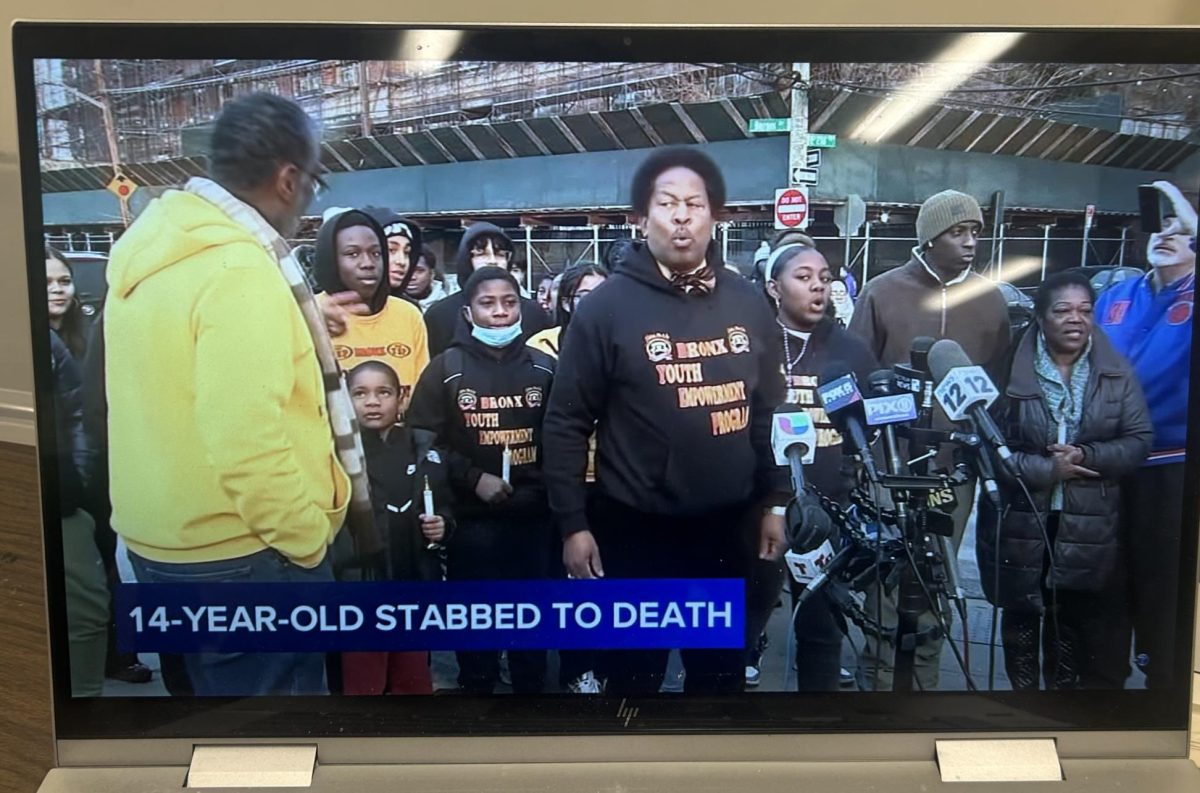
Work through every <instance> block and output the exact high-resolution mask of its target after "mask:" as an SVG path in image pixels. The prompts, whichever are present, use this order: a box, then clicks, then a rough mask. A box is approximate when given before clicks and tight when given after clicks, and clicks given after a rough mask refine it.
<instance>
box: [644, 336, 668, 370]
mask: <svg viewBox="0 0 1200 793" xmlns="http://www.w3.org/2000/svg"><path fill="white" fill-rule="evenodd" d="M646 357H647V358H649V359H650V363H660V362H662V361H669V360H671V337H670V336H669V335H667V334H666V333H647V334H646Z"/></svg>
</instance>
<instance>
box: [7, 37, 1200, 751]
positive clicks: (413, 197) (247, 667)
mask: <svg viewBox="0 0 1200 793" xmlns="http://www.w3.org/2000/svg"><path fill="white" fill-rule="evenodd" d="M15 35H16V38H15V43H16V57H17V60H16V66H17V70H16V75H17V89H18V99H19V104H20V107H19V110H20V115H19V123H20V134H21V167H22V176H23V181H22V185H23V195H24V200H25V205H24V212H25V221H26V243H27V244H26V259H27V266H28V274H29V284H30V288H29V293H30V307H31V312H30V313H31V318H32V319H31V322H32V325H31V331H32V336H33V343H34V351H35V361H36V367H35V369H36V382H37V405H38V408H39V410H38V431H39V440H40V444H41V450H42V453H41V456H40V459H41V465H42V468H41V471H42V493H43V514H44V525H45V542H46V549H47V554H46V558H47V580H48V582H49V603H50V607H51V610H50V617H51V628H52V648H53V662H54V671H55V691H56V708H57V712H58V714H59V722H58V724H59V734H60V737H68V738H70V737H75V738H94V737H137V736H151V735H153V736H161V737H169V736H172V735H182V734H184V733H186V734H188V735H195V734H200V735H206V734H207V735H235V736H261V735H297V736H299V735H312V734H317V735H454V734H507V733H512V732H514V731H516V732H517V733H542V734H559V733H581V732H582V733H603V732H612V731H615V730H618V729H619V730H622V731H628V730H633V731H639V730H640V731H645V732H679V731H717V732H729V731H734V732H737V731H749V732H755V731H761V732H776V733H778V732H801V733H803V732H839V731H845V732H851V731H859V732H862V731H913V730H933V729H941V730H946V729H953V730H979V731H1003V730H1029V729H1081V728H1085V729H1109V730H1114V729H1117V730H1119V729H1154V730H1168V729H1169V730H1180V729H1183V728H1184V726H1185V725H1186V718H1187V711H1186V702H1187V697H1186V696H1184V695H1183V692H1185V691H1186V690H1187V685H1188V670H1189V668H1190V665H1189V661H1190V647H1191V645H1190V641H1189V639H1188V637H1189V636H1190V631H1191V628H1190V626H1191V625H1192V617H1193V603H1192V593H1193V588H1192V586H1191V582H1192V581H1193V580H1194V575H1193V572H1194V569H1195V565H1196V558H1195V557H1196V541H1195V536H1196V532H1195V529H1194V526H1195V524H1196V510H1195V503H1194V493H1193V489H1192V488H1190V487H1188V486H1186V483H1187V482H1189V481H1194V478H1191V477H1189V471H1191V468H1190V467H1189V463H1188V462H1187V454H1186V452H1187V449H1188V438H1189V432H1188V428H1189V424H1190V423H1191V420H1192V418H1193V414H1194V411H1195V408H1194V405H1193V404H1192V402H1191V401H1190V400H1189V386H1190V381H1191V375H1190V364H1191V356H1192V353H1191V342H1192V325H1193V323H1192V313H1193V308H1192V307H1193V291H1194V270H1195V261H1196V233H1197V220H1196V204H1197V190H1198V188H1200V176H1198V174H1200V154H1198V153H1197V152H1198V147H1197V142H1196V141H1197V137H1196V129H1197V123H1200V117H1198V116H1197V111H1196V107H1197V103H1196V102H1195V95H1196V93H1197V92H1200V66H1197V64H1196V63H1195V52H1196V47H1195V45H1196V43H1197V42H1196V37H1195V34H1194V33H1191V32H1185V31H1176V32H1165V31H1155V32H1136V33H1134V32H1120V31H1110V32H1104V33H1096V32H1088V33H1083V32H1065V31H1064V32H1029V31H993V32H975V33H972V32H950V31H939V32H930V31H924V32H922V31H888V32H884V31H853V32H852V31H849V30H843V31H834V30H828V31H816V30H783V31H766V30H737V31H724V32H721V33H718V32H717V31H715V30H703V31H702V30H682V29H664V30H629V31H618V30H582V29H563V30H551V29H536V28H511V29H470V28H462V29H450V28H446V29H421V30H416V29H401V28H395V29H392V28H380V27H370V28H367V27H330V26H322V25H311V26H275V27H270V26H260V27H253V26H195V25H192V26H188V25H171V26H116V25H111V26H110V25H19V26H18V27H17V28H16V33H15ZM43 275H44V276H45V284H46V288H45V292H44V293H43V290H42V279H43ZM614 712H616V713H617V718H616V720H615V721H614V719H613V715H612V714H613V713H614Z"/></svg>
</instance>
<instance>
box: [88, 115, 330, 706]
mask: <svg viewBox="0 0 1200 793" xmlns="http://www.w3.org/2000/svg"><path fill="white" fill-rule="evenodd" d="M318 152H319V149H318V147H317V142H316V136H315V129H314V127H313V124H312V122H311V120H310V119H309V118H308V117H307V116H306V115H305V114H304V111H303V110H301V109H300V107H299V106H298V105H296V104H295V103H293V102H291V101H288V100H286V99H281V98H279V97H275V96H270V95H267V94H255V95H252V96H249V97H245V98H242V99H239V100H236V101H233V102H230V103H229V104H228V105H226V106H225V108H224V110H223V111H222V113H221V116H220V117H219V118H218V119H217V122H216V125H215V128H214V131H213V136H212V142H211V154H210V160H209V163H210V165H209V171H210V175H211V180H192V182H189V183H188V186H187V188H186V189H184V190H170V191H168V192H166V193H165V194H164V195H163V196H162V197H160V198H158V199H156V200H155V201H153V202H152V203H151V204H150V205H149V206H148V207H147V208H146V210H145V211H144V212H143V213H142V215H141V216H140V217H139V218H138V219H137V221H136V222H135V223H134V224H133V225H132V226H131V227H130V229H129V230H128V231H127V232H126V233H125V235H124V236H123V237H122V238H121V240H120V241H119V242H118V243H117V245H116V246H115V247H114V248H113V254H112V259H111V261H110V262H109V265H108V282H109V292H108V295H109V296H108V302H107V305H106V308H105V320H104V322H105V324H104V340H105V345H106V355H107V362H106V376H107V389H108V403H109V446H110V462H111V493H112V505H113V515H112V525H113V528H114V529H115V530H116V531H117V533H118V534H120V535H121V536H122V537H123V538H124V540H125V543H126V545H127V546H128V548H129V551H130V557H131V561H132V562H133V566H134V570H135V572H136V574H137V578H138V581H139V583H160V582H161V583H184V582H196V583H205V584H209V583H216V582H223V581H231V582H256V583H257V582H280V581H283V582H298V583H307V582H313V583H315V582H324V581H332V580H333V575H332V572H331V566H330V562H329V560H328V559H327V558H326V551H327V548H328V547H329V544H330V543H331V542H332V540H333V537H334V535H335V534H336V532H337V531H338V529H339V528H340V527H341V525H342V523H343V520H344V518H345V515H346V510H347V503H348V501H349V497H350V495H349V494H350V487H349V481H348V479H347V476H346V473H345V472H344V470H343V467H342V465H341V464H340V463H339V461H338V457H337V454H336V452H335V449H334V443H333V438H332V435H331V430H330V423H329V418H328V409H327V407H326V402H325V399H324V390H323V384H322V374H321V369H320V366H319V364H318V358H317V355H316V352H315V349H314V343H313V337H312V336H311V334H310V332H309V329H308V327H307V325H306V323H305V319H304V316H303V315H302V313H301V309H300V308H299V306H298V304H297V298H296V297H294V296H293V294H292V289H291V287H290V286H289V283H288V281H287V279H286V278H285V275H284V272H283V271H281V262H280V259H279V258H278V257H277V255H276V254H274V253H272V250H271V248H270V247H269V246H265V245H264V242H263V240H264V239H265V238H272V237H275V235H278V237H287V236H289V235H291V234H292V233H294V231H295V229H296V226H297V224H298V222H299V218H300V214H301V212H303V211H304V209H305V208H306V207H307V206H308V204H309V203H310V202H311V201H312V198H313V196H314V194H315V192H316V190H317V187H318V185H319V184H320V176H319V175H318V171H319V168H320V165H319V160H318ZM284 247H285V249H286V246H284ZM184 661H185V666H186V668H187V673H188V677H189V678H190V679H191V682H192V685H193V687H194V689H195V693H196V694H198V695H214V696H248V695H256V694H305V693H307V694H320V693H326V691H327V688H326V683H325V670H324V660H323V656H322V655H321V654H317V653H244V654H224V655H221V654H213V653H201V654H195V655H189V656H186V657H185V659H184Z"/></svg>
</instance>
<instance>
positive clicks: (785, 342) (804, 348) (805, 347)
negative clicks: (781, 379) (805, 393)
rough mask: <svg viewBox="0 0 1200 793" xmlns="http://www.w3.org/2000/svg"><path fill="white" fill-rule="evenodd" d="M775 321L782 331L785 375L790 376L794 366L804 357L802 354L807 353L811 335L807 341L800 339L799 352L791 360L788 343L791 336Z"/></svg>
mask: <svg viewBox="0 0 1200 793" xmlns="http://www.w3.org/2000/svg"><path fill="white" fill-rule="evenodd" d="M775 321H776V322H777V323H779V328H780V330H782V331H783V359H784V362H785V363H786V364H787V374H791V373H792V370H793V369H795V368H796V364H798V363H800V359H801V358H803V357H804V353H806V352H807V351H808V342H809V340H810V339H811V338H812V335H811V334H810V335H809V337H808V338H807V339H801V341H802V342H803V344H802V345H801V346H800V352H799V353H798V354H797V355H796V357H795V358H793V357H792V345H791V343H790V342H789V337H790V336H791V335H792V333H791V331H789V330H788V329H787V327H786V326H785V325H784V324H783V323H782V322H779V320H778V319H776V320H775Z"/></svg>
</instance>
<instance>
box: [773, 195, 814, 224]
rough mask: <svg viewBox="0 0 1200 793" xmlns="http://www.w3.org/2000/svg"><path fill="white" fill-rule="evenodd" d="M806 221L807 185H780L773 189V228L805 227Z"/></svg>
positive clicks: (807, 211)
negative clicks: (780, 186)
mask: <svg viewBox="0 0 1200 793" xmlns="http://www.w3.org/2000/svg"><path fill="white" fill-rule="evenodd" d="M808 221H809V207H808V188H807V187H782V188H779V189H778V190H776V191H775V228H777V229H802V228H807V227H808Z"/></svg>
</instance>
